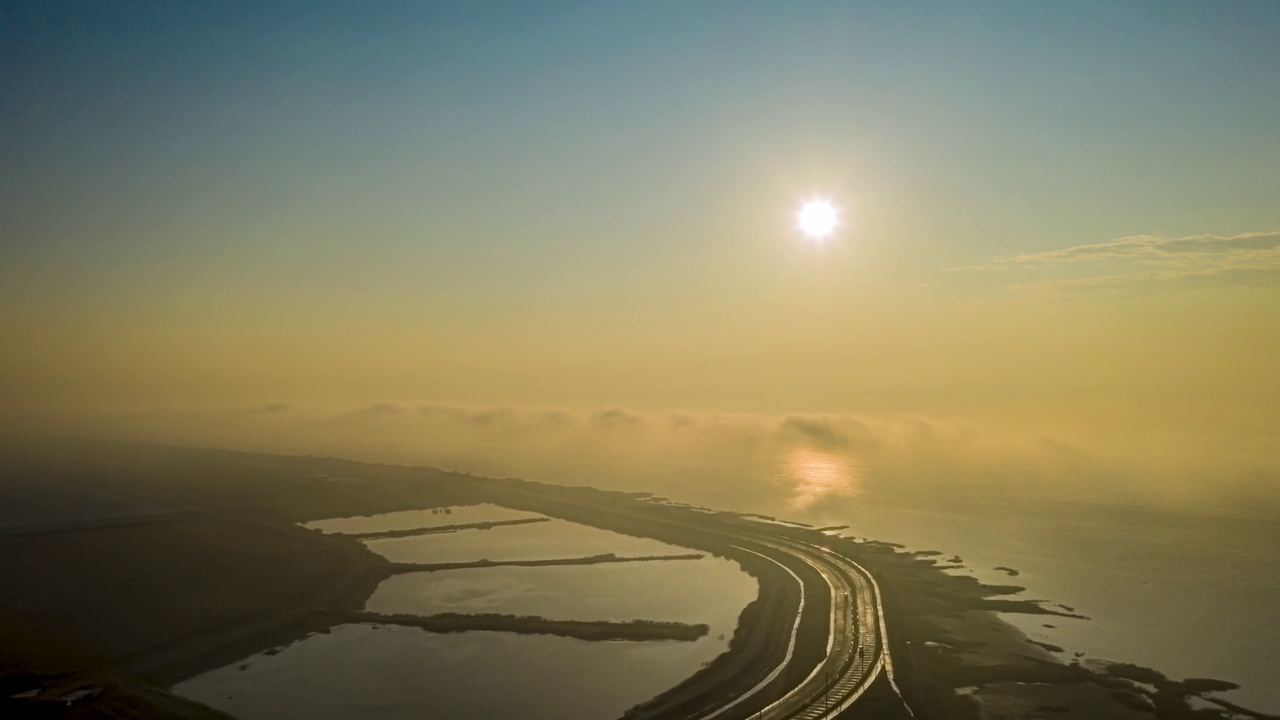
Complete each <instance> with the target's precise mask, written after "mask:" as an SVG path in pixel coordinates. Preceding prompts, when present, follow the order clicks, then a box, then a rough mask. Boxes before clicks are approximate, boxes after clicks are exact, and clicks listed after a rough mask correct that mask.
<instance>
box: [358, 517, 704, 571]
mask: <svg viewBox="0 0 1280 720" xmlns="http://www.w3.org/2000/svg"><path fill="white" fill-rule="evenodd" d="M365 545H366V546H367V547H368V548H369V549H370V550H372V551H374V552H376V553H378V554H379V555H382V556H383V557H385V558H387V559H388V560H391V561H392V562H406V563H446V562H469V561H474V560H495V561H497V560H543V559H547V558H575V557H585V556H589V555H602V554H605V553H614V554H616V555H630V556H645V555H678V554H685V553H688V552H690V551H689V550H687V549H685V548H681V547H676V546H674V545H668V544H666V543H663V542H658V541H657V540H651V539H649V538H638V537H632V536H630V535H621V534H619V533H615V532H609V531H608V530H600V529H598V528H593V527H588V526H586V525H579V524H577V523H571V522H567V521H565V520H552V521H551V522H541V523H532V524H529V525H509V526H503V527H496V528H490V529H487V530H474V529H473V530H458V531H456V532H447V533H437V534H432V535H415V536H412V537H403V538H389V539H384V540H368V541H366V542H365Z"/></svg>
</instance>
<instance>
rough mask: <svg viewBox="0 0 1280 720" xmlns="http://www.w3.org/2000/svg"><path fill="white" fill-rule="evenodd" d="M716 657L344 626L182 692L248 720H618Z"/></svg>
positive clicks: (703, 652) (645, 647) (685, 649)
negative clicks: (488, 719) (512, 719)
mask: <svg viewBox="0 0 1280 720" xmlns="http://www.w3.org/2000/svg"><path fill="white" fill-rule="evenodd" d="M709 652H710V657H714V655H715V654H716V653H717V652H718V651H715V652H711V648H710V645H709V644H708V643H706V642H696V643H687V642H642V643H632V642H586V641H582V640H573V639H569V638H560V637H553V636H548V635H513V634H508V633H491V632H468V633H455V634H447V635H439V634H433V633H428V632H424V631H422V630H419V629H417V628H406V627H398V626H392V625H382V626H371V625H342V626H339V627H336V628H334V629H333V631H332V632H330V633H327V634H319V635H313V636H311V637H308V638H306V639H305V640H302V641H299V642H297V643H294V644H293V645H290V646H288V647H286V648H284V649H283V650H282V651H280V652H279V653H278V654H275V655H266V654H259V655H254V656H252V657H249V658H246V659H245V660H243V661H241V662H239V663H236V664H233V665H229V666H227V667H223V668H219V669H217V670H213V671H211V672H207V673H205V674H203V675H200V676H197V677H195V678H193V679H191V680H188V681H186V682H183V683H181V684H179V685H177V686H176V687H175V688H174V691H175V692H177V693H178V694H179V695H182V696H184V697H188V698H191V699H192V700H196V701H198V702H202V703H205V704H206V705H210V706H212V707H214V708H217V709H219V710H222V711H223V712H226V713H229V714H231V715H234V716H235V717H237V718H240V719H241V720H289V719H290V718H299V719H302V718H306V719H307V720H313V719H314V720H357V719H359V720H364V719H366V718H423V717H429V718H437V719H439V720H448V719H451V718H483V717H492V718H502V717H520V718H523V719H524V720H543V719H545V720H553V719H555V720H611V719H612V718H617V717H619V716H620V715H622V714H623V713H624V712H625V711H626V710H627V709H628V708H630V707H632V706H633V705H635V704H637V703H640V702H643V701H645V700H647V699H649V698H651V697H653V696H654V695H657V694H658V693H660V692H662V691H663V690H665V689H667V688H669V687H672V686H674V685H676V684H677V683H679V682H680V681H681V680H683V679H684V678H685V677H687V676H689V675H691V674H692V673H693V672H695V671H696V670H697V668H698V667H699V666H700V665H701V663H703V662H705V661H706V660H709V659H710V657H708V653H709ZM246 664H247V667H245V669H243V670H241V669H239V668H241V667H243V666H245V665H246Z"/></svg>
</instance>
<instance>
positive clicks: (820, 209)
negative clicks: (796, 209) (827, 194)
mask: <svg viewBox="0 0 1280 720" xmlns="http://www.w3.org/2000/svg"><path fill="white" fill-rule="evenodd" d="M839 222H840V214H839V213H838V212H836V207H835V206H834V205H832V204H831V203H829V202H827V201H826V200H822V199H814V200H810V201H808V202H806V203H805V204H804V205H802V206H801V207H800V215H799V224H800V232H803V233H804V234H805V235H808V236H809V237H811V238H813V239H814V240H822V239H824V238H826V237H827V236H829V235H831V233H833V232H835V229H836V225H837V224H839Z"/></svg>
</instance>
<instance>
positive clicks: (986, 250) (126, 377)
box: [0, 2, 1280, 484]
mask: <svg viewBox="0 0 1280 720" xmlns="http://www.w3.org/2000/svg"><path fill="white" fill-rule="evenodd" d="M1277 36H1280V6H1278V5H1276V4H1275V3H1270V2H1235V3H1203V2H1126V3H1110V2H1098V3H1087V2H1073V3H1034V4H1027V3H910V4H902V3H870V2H868V3H835V2H831V3H824V2H812V3H803V4H796V3H727V2H705V3H676V2H651V3H631V4H618V3H567V2H546V3H483V2H475V3H465V4H460V5H459V6H457V7H445V6H444V4H439V3H408V2H406V3H396V2H386V3H322V2H295V3H287V2H271V3H236V2H222V3H160V2H153V3H120V2H102V3H93V4H87V3H75V2H7V3H4V4H3V5H2V6H0V160H2V161H0V346H3V347H4V348H5V350H4V352H3V354H2V355H0V396H2V397H4V398H6V400H5V413H6V417H8V418H9V419H8V424H9V425H10V426H21V425H23V424H24V423H28V422H29V419H30V418H33V417H36V416H40V417H52V416H56V417H59V418H64V419H65V418H80V419H81V420H83V421H84V422H89V423H91V424H92V422H97V423H99V425H98V427H103V428H108V429H109V428H111V427H113V426H114V422H115V421H111V422H106V421H103V420H101V418H103V417H119V415H118V413H135V414H136V413H140V412H152V411H155V410H156V409H157V408H161V409H163V411H164V412H165V413H173V412H185V413H194V414H196V415H198V416H199V417H202V418H206V419H207V418H208V417H209V416H208V415H199V414H200V413H206V412H209V411H212V410H216V411H219V412H232V411H234V410H236V409H241V410H244V411H246V412H256V411H257V409H260V408H275V407H286V406H287V407H291V408H297V407H306V408H323V409H324V410H323V411H321V410H319V409H316V410H308V413H320V414H321V415H323V416H324V417H329V418H337V417H347V416H348V414H349V413H351V412H362V411H369V409H370V408H373V409H375V410H376V408H386V407H397V408H408V407H411V408H419V409H421V408H424V407H425V408H435V407H466V408H471V409H470V410H467V413H484V412H487V411H493V409H506V408H552V409H555V410H554V412H561V411H563V412H572V413H579V415H575V416H574V417H582V418H593V417H595V418H598V417H602V416H601V415H600V414H601V413H608V412H610V409H624V411H625V412H627V413H637V414H644V413H648V414H654V413H658V414H662V417H667V414H669V413H688V414H690V416H692V417H699V418H716V417H722V416H726V415H733V416H743V417H748V416H749V417H770V418H773V420H772V421H770V422H772V423H773V425H770V427H771V428H773V429H774V430H778V429H781V430H786V429H787V427H788V426H787V425H786V423H787V422H788V419H795V418H801V419H803V418H814V417H820V418H828V419H829V418H844V419H841V420H839V421H838V422H837V424H838V425H839V424H840V423H845V424H844V425H840V427H842V428H845V429H846V430H847V427H848V425H847V423H848V422H851V421H850V420H848V418H850V417H858V418H861V417H875V418H902V417H911V418H924V419H925V420H924V422H928V423H942V424H944V425H943V426H945V427H948V428H955V427H960V426H961V425H956V424H955V423H962V424H965V425H963V426H964V427H969V426H970V425H969V424H977V425H980V426H982V427H996V428H1004V429H1008V428H1013V429H1017V430H1020V431H1025V432H1029V433H1036V434H1038V435H1044V436H1053V437H1070V438H1075V439H1077V440H1079V441H1080V442H1092V443H1095V444H1097V443H1101V444H1103V445H1106V446H1107V447H1108V448H1110V450H1109V451H1108V452H1111V454H1112V455H1115V454H1116V453H1123V448H1125V447H1135V445H1134V444H1133V443H1135V442H1139V441H1141V443H1140V444H1142V445H1143V447H1146V448H1148V450H1144V451H1143V456H1144V457H1146V456H1148V455H1149V456H1152V457H1155V456H1159V455H1162V454H1168V451H1170V450H1178V451H1179V453H1177V454H1178V456H1179V457H1181V456H1182V455H1186V454H1188V453H1189V452H1191V451H1189V450H1187V449H1188V448H1207V447H1213V448H1215V449H1214V450H1212V451H1209V450H1203V451H1201V450H1196V451H1195V452H1194V453H1191V454H1194V455H1195V457H1196V458H1198V459H1199V460H1201V461H1203V462H1205V463H1207V462H1208V461H1209V460H1214V461H1216V460H1218V459H1220V458H1222V457H1226V456H1230V457H1232V458H1238V457H1240V456H1241V455H1242V454H1243V455H1244V456H1247V457H1248V458H1249V459H1248V460H1247V462H1244V461H1242V462H1240V463H1237V465H1238V466H1239V468H1240V472H1244V473H1246V474H1248V473H1254V475H1257V474H1258V473H1262V474H1263V475H1265V476H1266V478H1267V479H1266V480H1265V482H1267V483H1272V484H1274V483H1275V482H1276V481H1275V479H1274V478H1275V476H1274V475H1271V474H1270V473H1273V472H1274V471H1275V469H1276V468H1277V467H1280V449H1278V448H1280V373H1277V372H1276V368H1277V367H1280V282H1278V281H1280V198H1278V197H1277V188H1280V133H1278V132H1276V129H1277V128H1280V43H1276V42H1275V38H1276V37H1277ZM815 196H822V197H826V198H829V199H830V200H831V201H832V202H833V203H835V204H836V205H837V206H838V207H839V209H840V212H841V220H842V222H841V226H840V228H839V229H838V231H837V232H836V234H835V236H834V237H832V238H831V239H829V240H828V241H826V242H823V243H815V242H812V241H810V240H808V239H806V238H804V237H803V236H801V235H800V234H799V233H798V232H797V230H796V228H795V214H796V212H797V210H798V208H799V207H800V205H801V203H802V202H803V201H805V200H806V199H807V198H811V197H815ZM477 408H478V409H477ZM486 408H488V409H489V410H485V409H486ZM504 411H505V410H504ZM424 412H426V413H427V414H430V412H431V411H430V410H426V411H424ZM549 412H550V411H549ZM111 413H116V414H117V415H111ZM326 413H327V414H326ZM375 414H376V412H375ZM655 416H656V415H655ZM165 417H168V416H165ZM307 417H308V418H312V417H316V415H313V414H308V415H307ZM458 417H462V415H459V416H458ZM466 417H472V415H466ZM86 418H98V419H97V420H93V421H90V420H86ZM824 422H825V421H824ZM859 422H861V421H859ZM876 422H880V421H879V420H877V421H876ZM885 422H889V421H885ZM893 422H897V421H893ZM104 423H105V424H104ZM153 424H154V427H155V428H158V429H157V430H156V432H160V430H163V429H164V428H166V427H168V428H171V427H173V424H172V422H171V420H155V421H154V423H153ZM877 427H878V426H877ZM200 428H203V429H202V430H200V432H207V431H208V428H207V427H206V426H205V425H200ZM192 432H193V433H194V432H196V431H195V430H192ZM298 432H301V430H299V431H298ZM842 432H844V431H842ZM948 432H950V431H948ZM957 432H958V431H957ZM1001 432H1004V430H1002V431H1001ZM960 434H962V435H963V433H960ZM219 437H222V436H221V435H219ZM238 437H242V438H243V437H244V436H238ZM1086 438H1092V440H1086ZM1116 438H1125V440H1124V441H1123V442H1122V441H1120V440H1117V439H1116ZM1153 438H1155V439H1153ZM1188 438H1190V439H1191V440H1188ZM847 439H848V438H847V437H846V440H847ZM233 441H234V437H230V436H228V437H227V442H233ZM477 442H478V441H477ZM1241 448H1244V450H1242V449H1241Z"/></svg>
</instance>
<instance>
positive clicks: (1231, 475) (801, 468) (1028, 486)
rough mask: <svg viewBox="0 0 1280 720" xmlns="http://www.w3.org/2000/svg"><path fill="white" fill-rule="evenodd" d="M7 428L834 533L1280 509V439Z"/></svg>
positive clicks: (697, 421)
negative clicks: (1008, 513) (876, 517)
mask: <svg viewBox="0 0 1280 720" xmlns="http://www.w3.org/2000/svg"><path fill="white" fill-rule="evenodd" d="M5 426H6V429H7V430H8V431H9V432H16V433H31V432H35V433H40V434H60V435H78V436H85V437H96V438H110V439H120V440H137V441H146V442H161V443H173V444H182V445H194V446H206V447H223V448H231V449H241V450H252V451H262V452H282V453H292V454H313V455H326V456H335V457H349V458H354V459H361V460H368V461H378V462H388V463H397V464H417V465H430V466H434V467H441V468H445V469H451V470H459V471H465V472H472V473H477V474H482V475H490V476H512V477H522V478H526V479H532V480H542V481H546V482H553V483H562V484H585V485H593V486H596V487H604V488H611V489H622V490H642V491H650V492H654V493H657V494H659V495H664V496H667V497H670V498H672V499H675V500H680V501H684V502H690V503H694V504H705V505H707V506H711V507H716V508H724V509H735V510H743V511H753V512H768V513H776V514H785V515H786V516H788V517H795V518H799V519H806V518H807V519H810V520H815V521H820V520H822V519H823V518H824V517H835V516H837V515H838V513H837V512H835V511H836V510H837V509H838V508H839V507H841V506H846V505H847V504H848V503H851V502H859V501H863V502H870V501H874V502H876V503H890V504H892V503H916V502H920V501H921V500H928V501H931V502H939V503H948V504H951V503H961V504H963V503H966V502H993V501H998V502H1016V501H1017V500H1018V499H1019V498H1023V499H1043V500H1060V501H1069V502H1090V503H1106V504H1118V505H1125V506H1130V505H1138V506H1159V507H1162V508H1167V509H1176V510H1183V511H1195V512H1212V513H1223V514H1229V515H1236V514H1239V515H1241V516H1253V517H1258V516H1263V517H1274V516H1275V515H1280V441H1278V440H1277V438H1276V437H1274V436H1264V437H1250V438H1241V437H1226V438H1224V437H1212V436H1190V435H1179V436H1173V435H1148V436H1141V437H1135V436H1132V435H1130V436H1126V437H1120V436H1117V435H1115V434H1111V433H1105V432H1097V433H1094V434H1092V435H1090V434H1088V433H1079V434H1075V435H1073V436H1071V437H1067V436H1059V435H1050V434H1041V433H1036V432H1033V431H1031V430H1028V429H1016V428H1001V427H992V426H986V425H981V424H973V423H966V422H961V421H953V420H947V419H942V418H931V417H921V416H860V415H854V414H792V415H783V416H768V415H745V414H707V413H685V412H678V411H670V412H637V411H631V410H627V409H623V408H606V409H600V410H594V411H591V410H587V411H582V410H568V409H556V408H528V407H460V406H444V405H431V404H402V403H374V404H370V405H365V406H361V407H355V408H320V407H312V406H304V405H298V404H292V403H272V404H265V405H256V406H247V407H225V408H180V407H160V408H149V409H143V410H129V411H112V412H98V413H95V414H92V415H84V414H79V415H75V416H71V415H64V416H58V415H54V414H49V413H45V414H42V415H40V416H35V415H31V414H25V415H23V416H21V417H10V418H9V419H8V421H7V422H6V423H5Z"/></svg>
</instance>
